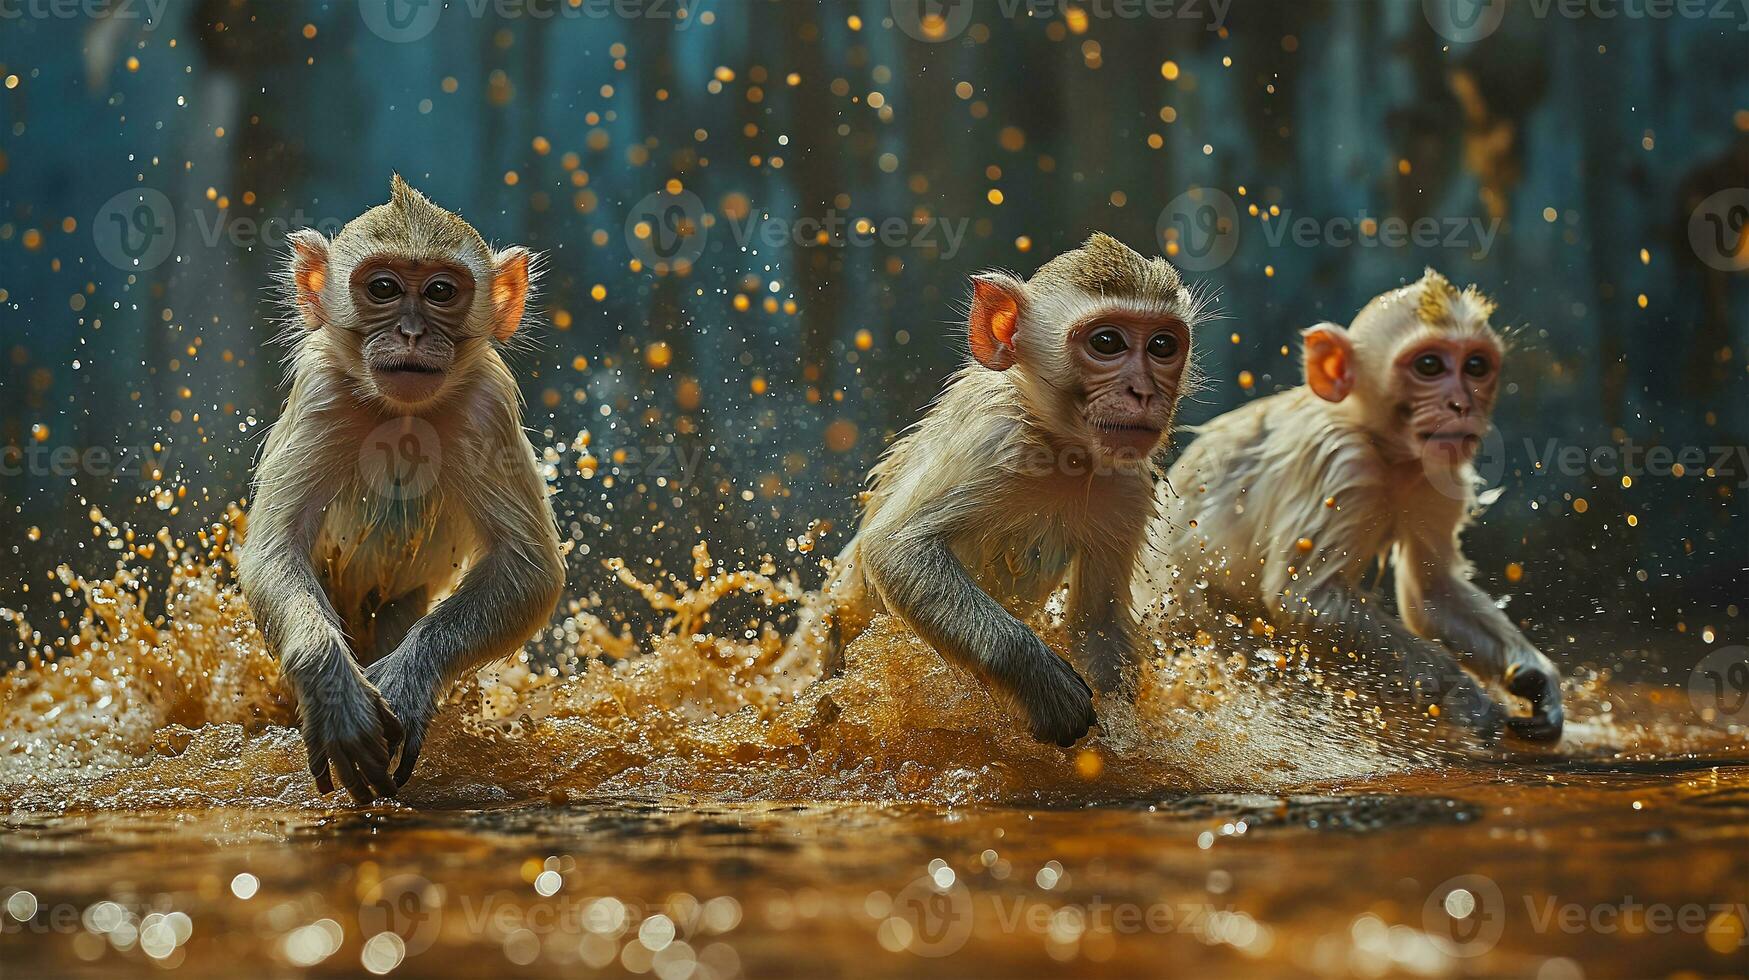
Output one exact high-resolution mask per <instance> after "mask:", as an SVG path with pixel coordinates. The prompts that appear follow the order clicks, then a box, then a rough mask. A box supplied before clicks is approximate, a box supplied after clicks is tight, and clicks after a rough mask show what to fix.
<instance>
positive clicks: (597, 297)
mask: <svg viewBox="0 0 1749 980" xmlns="http://www.w3.org/2000/svg"><path fill="white" fill-rule="evenodd" d="M589 298H590V299H592V300H594V301H596V302H597V303H599V302H601V301H602V300H604V299H606V298H607V287H606V286H603V285H602V284H601V283H596V284H595V285H593V286H591V287H589Z"/></svg>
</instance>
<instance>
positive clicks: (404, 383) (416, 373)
mask: <svg viewBox="0 0 1749 980" xmlns="http://www.w3.org/2000/svg"><path fill="white" fill-rule="evenodd" d="M370 373H371V380H373V381H375V382H376V386H377V390H379V391H381V392H382V393H383V394H384V395H387V396H388V397H389V398H391V399H393V400H395V401H398V402H422V401H425V400H427V399H429V398H431V397H432V396H433V395H435V394H437V390H438V389H439V388H441V387H442V386H443V376H444V374H445V373H446V372H445V371H444V369H443V368H442V367H441V366H439V365H436V364H428V363H426V362H424V361H414V360H401V361H389V362H387V363H383V364H373V365H372V366H371V369H370Z"/></svg>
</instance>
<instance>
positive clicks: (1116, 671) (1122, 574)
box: [1069, 552, 1141, 697]
mask: <svg viewBox="0 0 1749 980" xmlns="http://www.w3.org/2000/svg"><path fill="white" fill-rule="evenodd" d="M1134 566H1135V561H1134V560H1133V559H1128V560H1125V559H1123V558H1122V557H1121V556H1117V555H1105V554H1099V555H1095V554H1091V553H1088V552H1083V553H1081V554H1079V555H1077V556H1076V557H1075V562H1074V565H1073V566H1072V567H1071V568H1070V570H1069V630H1070V633H1069V635H1070V644H1071V648H1072V651H1073V652H1074V654H1075V658H1076V663H1077V665H1078V666H1080V668H1081V669H1082V671H1084V672H1085V673H1086V674H1087V677H1088V678H1089V679H1090V680H1091V681H1092V682H1093V687H1094V689H1095V690H1097V691H1099V693H1101V694H1113V693H1120V692H1121V693H1124V694H1126V695H1128V696H1131V697H1133V696H1134V695H1135V685H1136V682H1137V680H1138V678H1137V665H1138V664H1139V663H1140V653H1139V651H1140V649H1141V640H1140V637H1139V632H1138V629H1137V626H1136V619H1135V611H1134V609H1133V608H1132V607H1131V599H1130V569H1132V568H1133V567H1134Z"/></svg>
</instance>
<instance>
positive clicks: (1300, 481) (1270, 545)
mask: <svg viewBox="0 0 1749 980" xmlns="http://www.w3.org/2000/svg"><path fill="white" fill-rule="evenodd" d="M1494 309H1495V306H1494V303H1493V302H1492V301H1491V300H1489V299H1488V298H1487V297H1486V296H1485V295H1483V294H1482V293H1481V292H1480V291H1479V290H1478V289H1477V288H1476V287H1475V286H1473V285H1472V286H1470V287H1468V288H1466V289H1464V290H1462V291H1461V292H1460V291H1459V290H1458V289H1457V288H1456V287H1455V286H1453V285H1452V284H1451V282H1450V281H1448V280H1447V279H1446V278H1445V277H1444V276H1442V275H1440V274H1439V273H1438V272H1435V271H1434V270H1432V269H1428V270H1426V272H1425V274H1424V275H1423V276H1422V278H1421V279H1420V280H1419V281H1417V282H1415V283H1413V284H1411V285H1408V286H1405V287H1403V288H1399V289H1396V290H1393V291H1391V292H1387V293H1385V294H1383V295H1381V296H1378V297H1376V298H1375V299H1373V300H1372V301H1371V302H1369V303H1367V305H1366V306H1365V308H1364V309H1362V310H1361V311H1360V313H1359V314H1358V315H1357V316H1356V317H1355V318H1354V321H1353V322H1352V323H1351V324H1350V325H1349V326H1348V327H1347V328H1344V327H1342V326H1340V325H1338V324H1335V323H1320V324H1318V325H1316V326H1313V327H1310V328H1307V329H1306V330H1305V331H1304V332H1303V334H1302V341H1303V368H1304V377H1305V383H1304V384H1303V385H1300V386H1298V387H1295V388H1292V389H1290V390H1287V391H1284V392H1281V393H1278V394H1275V395H1271V396H1269V397H1266V398H1261V399H1259V400H1257V401H1255V402H1252V403H1251V404H1249V405H1246V406H1244V407H1241V408H1239V409H1236V410H1234V411H1231V412H1228V413H1226V414H1224V415H1221V416H1218V417H1217V418H1215V419H1214V420H1213V421H1211V422H1208V423H1206V424H1204V425H1202V426H1199V427H1196V428H1195V431H1196V432H1197V433H1198V435H1197V437H1196V439H1195V440H1194V441H1192V442H1191V443H1190V444H1189V445H1188V446H1187V447H1186V448H1185V450H1184V451H1183V452H1182V453H1181V454H1180V455H1179V458H1178V460H1177V461H1176V462H1175V463H1174V464H1173V466H1172V467H1171V469H1170V471H1169V472H1168V474H1167V479H1166V481H1164V482H1163V483H1162V484H1161V485H1160V488H1159V496H1160V501H1159V511H1158V512H1159V515H1160V516H1159V518H1158V519H1157V520H1156V521H1155V523H1154V524H1153V525H1152V526H1151V527H1150V529H1149V545H1150V547H1149V552H1148V555H1147V558H1146V559H1145V561H1146V563H1147V565H1148V567H1147V569H1145V571H1144V573H1143V574H1142V575H1139V576H1137V580H1138V582H1141V583H1147V584H1145V585H1143V586H1142V588H1143V590H1144V594H1140V595H1138V597H1137V601H1138V603H1141V604H1143V605H1144V607H1145V608H1147V609H1148V610H1149V616H1150V619H1151V617H1152V615H1153V609H1154V607H1155V606H1158V605H1159V600H1160V598H1161V590H1160V589H1159V588H1158V587H1157V585H1158V583H1162V582H1166V581H1168V580H1169V579H1171V578H1172V577H1173V575H1174V573H1176V575H1177V577H1178V580H1179V581H1180V582H1187V581H1190V582H1195V583H1196V584H1197V587H1198V591H1200V592H1201V593H1205V594H1206V596H1205V598H1207V599H1208V600H1210V601H1211V602H1212V604H1213V605H1215V606H1225V607H1227V608H1228V609H1229V610H1231V609H1239V610H1242V611H1245V612H1247V613H1255V612H1257V611H1259V610H1261V611H1262V613H1263V616H1264V618H1265V620H1266V621H1267V622H1268V623H1269V624H1270V625H1271V626H1273V627H1277V628H1282V629H1285V630H1288V631H1290V633H1289V635H1290V636H1291V635H1298V636H1302V637H1305V638H1307V639H1311V638H1318V639H1320V640H1322V641H1327V642H1329V643H1331V644H1335V645H1337V646H1338V647H1340V648H1341V649H1342V650H1344V651H1346V652H1354V653H1358V654H1360V655H1361V656H1370V657H1374V658H1383V659H1382V660H1380V659H1375V660H1374V661H1373V662H1375V663H1378V662H1382V663H1385V664H1387V665H1390V666H1391V667H1392V668H1393V669H1392V670H1390V671H1388V676H1394V677H1397V678H1398V679H1399V680H1400V681H1401V682H1402V683H1403V684H1405V685H1406V686H1407V687H1408V688H1409V689H1410V691H1411V692H1412V693H1414V694H1415V695H1416V697H1417V703H1434V704H1436V705H1442V706H1441V707H1440V710H1431V709H1430V711H1429V713H1431V714H1435V715H1440V714H1443V713H1450V714H1452V715H1454V716H1455V717H1453V718H1452V719H1451V720H1453V721H1456V722H1458V723H1459V724H1464V725H1468V726H1471V727H1473V728H1475V729H1477V730H1479V731H1481V732H1484V733H1487V734H1486V737H1487V738H1488V739H1489V740H1490V741H1491V740H1492V737H1493V735H1495V734H1497V733H1498V731H1499V730H1500V727H1501V724H1502V722H1504V723H1505V726H1506V727H1507V728H1508V729H1509V730H1510V731H1511V732H1513V733H1515V734H1517V735H1518V736H1520V737H1522V738H1525V739H1528V740H1533V741H1555V740H1558V739H1559V738H1560V735H1561V730H1562V723H1563V711H1562V707H1561V687H1560V684H1561V677H1560V673H1559V672H1558V671H1557V670H1556V668H1555V666H1554V664H1553V663H1551V662H1550V660H1549V659H1548V658H1547V657H1546V656H1544V655H1543V654H1542V652H1541V651H1539V650H1538V649H1537V648H1536V647H1535V646H1534V645H1532V644H1531V642H1530V641H1529V640H1528V639H1526V638H1525V636H1524V634H1523V633H1521V632H1520V631H1519V630H1518V628H1517V627H1516V626H1514V625H1513V624H1512V622H1511V620H1509V619H1508V618H1507V617H1506V614H1505V613H1503V612H1502V611H1501V610H1500V608H1499V607H1498V606H1496V605H1495V603H1494V601H1493V600H1492V599H1491V598H1490V597H1489V596H1488V595H1487V593H1485V592H1484V591H1482V589H1480V588H1478V587H1477V586H1476V585H1475V584H1473V583H1472V582H1471V581H1470V578H1471V574H1472V570H1471V567H1470V565H1469V563H1468V562H1467V561H1466V559H1465V558H1464V555H1463V551H1462V548H1461V545H1460V537H1461V535H1462V533H1463V530H1464V528H1465V526H1466V525H1467V524H1468V522H1469V520H1470V514H1471V513H1472V512H1473V509H1474V507H1475V504H1476V493H1475V490H1476V484H1477V482H1478V481H1477V478H1476V476H1475V469H1474V457H1475V455H1476V452H1477V450H1478V448H1479V447H1480V445H1481V440H1482V439H1483V437H1484V436H1486V435H1487V434H1489V432H1490V431H1491V427H1492V416H1493V410H1494V403H1495V398H1496V396H1497V394H1498V388H1499V382H1500V372H1501V368H1502V367H1503V366H1504V361H1505V358H1506V353H1507V350H1506V345H1505V344H1504V342H1503V340H1502V338H1501V335H1500V334H1499V333H1498V332H1497V331H1496V330H1495V329H1494V327H1493V326H1492V324H1491V322H1490V320H1491V318H1492V316H1493V314H1494ZM1387 557H1388V560H1389V563H1390V564H1391V566H1393V569H1394V572H1393V576H1394V580H1395V585H1396V597H1397V606H1398V610H1399V614H1400V617H1401V618H1398V617H1397V616H1392V615H1391V614H1390V613H1389V612H1387V611H1386V610H1384V609H1382V608H1380V605H1379V603H1378V601H1377V600H1376V599H1375V598H1374V597H1373V596H1371V595H1369V594H1367V592H1366V591H1365V590H1364V587H1363V584H1362V579H1363V576H1365V574H1366V573H1367V572H1368V571H1369V569H1370V568H1372V567H1375V566H1377V567H1382V566H1383V563H1384V562H1385V561H1386V560H1387ZM1172 591H1175V592H1177V593H1180V594H1184V593H1186V590H1185V589H1183V588H1182V587H1176V588H1173V589H1172ZM1150 602H1152V603H1154V606H1147V605H1146V604H1147V603H1150ZM1183 608H1186V609H1190V610H1194V609H1196V608H1197V604H1196V603H1195V602H1192V603H1188V604H1185V605H1184V607H1183ZM1459 656H1461V657H1463V658H1465V659H1466V660H1467V661H1468V663H1470V664H1471V665H1472V666H1473V667H1475V668H1476V669H1477V671H1478V672H1479V673H1480V674H1482V675H1484V676H1485V677H1488V678H1496V679H1499V680H1502V681H1503V682H1504V683H1505V686H1506V688H1507V689H1508V690H1509V691H1511V692H1512V693H1513V694H1515V695H1518V696H1520V697H1523V698H1525V699H1526V700H1528V701H1529V702H1530V703H1531V705H1532V714H1531V715H1530V716H1528V717H1523V716H1507V715H1506V714H1505V712H1504V711H1503V710H1502V709H1501V708H1500V706H1499V705H1498V704H1496V703H1495V702H1494V701H1493V700H1492V699H1491V698H1489V696H1488V695H1487V693H1486V692H1485V691H1484V690H1483V689H1482V688H1481V687H1480V686H1478V685H1477V683H1476V682H1475V680H1474V679H1473V678H1472V677H1471V676H1470V675H1469V674H1468V673H1466V672H1465V670H1464V669H1463V667H1462V666H1460V664H1459V661H1458V659H1457V657H1459ZM1396 668H1400V670H1398V669H1396Z"/></svg>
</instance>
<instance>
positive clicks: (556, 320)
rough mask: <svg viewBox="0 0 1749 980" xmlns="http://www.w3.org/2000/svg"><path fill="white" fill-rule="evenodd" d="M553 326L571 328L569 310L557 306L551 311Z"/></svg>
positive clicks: (557, 328) (558, 328)
mask: <svg viewBox="0 0 1749 980" xmlns="http://www.w3.org/2000/svg"><path fill="white" fill-rule="evenodd" d="M552 318H553V328H554V329H556V330H569V329H571V311H570V310H567V309H564V308H559V309H555V310H553V312H552Z"/></svg>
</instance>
